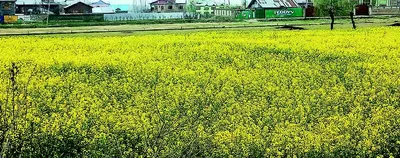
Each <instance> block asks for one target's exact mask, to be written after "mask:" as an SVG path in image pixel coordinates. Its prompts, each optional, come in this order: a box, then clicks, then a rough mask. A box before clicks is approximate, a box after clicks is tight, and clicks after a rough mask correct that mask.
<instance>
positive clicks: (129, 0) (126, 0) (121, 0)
mask: <svg viewBox="0 0 400 158" xmlns="http://www.w3.org/2000/svg"><path fill="white" fill-rule="evenodd" d="M88 1H93V2H96V1H97V0H88ZM104 1H105V2H107V3H111V4H133V1H138V2H139V1H142V2H145V1H147V2H148V3H150V2H153V1H155V0H104ZM187 1H188V2H189V1H190V0H187ZM211 1H214V2H217V3H223V2H224V0H211ZM230 1H231V4H240V3H241V0H230ZM247 1H250V0H247ZM226 2H228V0H226Z"/></svg>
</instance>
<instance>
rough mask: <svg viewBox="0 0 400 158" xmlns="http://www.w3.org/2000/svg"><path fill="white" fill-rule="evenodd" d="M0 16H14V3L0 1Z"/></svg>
mask: <svg viewBox="0 0 400 158" xmlns="http://www.w3.org/2000/svg"><path fill="white" fill-rule="evenodd" d="M0 15H15V1H1V2H0Z"/></svg>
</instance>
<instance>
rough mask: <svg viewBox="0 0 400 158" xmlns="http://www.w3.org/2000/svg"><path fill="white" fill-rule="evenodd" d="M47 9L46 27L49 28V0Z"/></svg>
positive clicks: (48, 0)
mask: <svg viewBox="0 0 400 158" xmlns="http://www.w3.org/2000/svg"><path fill="white" fill-rule="evenodd" d="M47 3H48V7H47V26H49V17H50V0H47Z"/></svg>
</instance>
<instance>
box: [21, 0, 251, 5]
mask: <svg viewBox="0 0 400 158" xmlns="http://www.w3.org/2000/svg"><path fill="white" fill-rule="evenodd" d="M55 1H56V2H64V1H65V0H55ZM67 1H68V3H74V2H79V1H82V2H86V3H90V2H96V1H98V0H67ZM104 1H105V2H107V3H111V4H129V5H132V4H133V3H136V4H142V5H144V4H147V5H148V4H149V3H150V2H153V1H155V0H104ZM176 1H178V2H185V1H187V2H190V1H191V0H176ZM196 1H210V2H216V3H217V4H222V3H224V1H225V2H226V3H228V0H196ZM241 1H242V0H230V3H231V4H232V5H239V4H240V3H241ZM243 1H244V0H243ZM246 1H247V3H249V2H250V0H246ZM24 2H25V3H39V2H41V0H17V3H24Z"/></svg>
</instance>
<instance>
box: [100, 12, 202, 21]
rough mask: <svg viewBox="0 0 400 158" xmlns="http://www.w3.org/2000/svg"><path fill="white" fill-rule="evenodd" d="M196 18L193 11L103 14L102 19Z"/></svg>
mask: <svg viewBox="0 0 400 158" xmlns="http://www.w3.org/2000/svg"><path fill="white" fill-rule="evenodd" d="M186 18H196V15H195V14H193V13H183V12H179V13H122V14H104V21H127V20H144V19H186Z"/></svg>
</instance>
